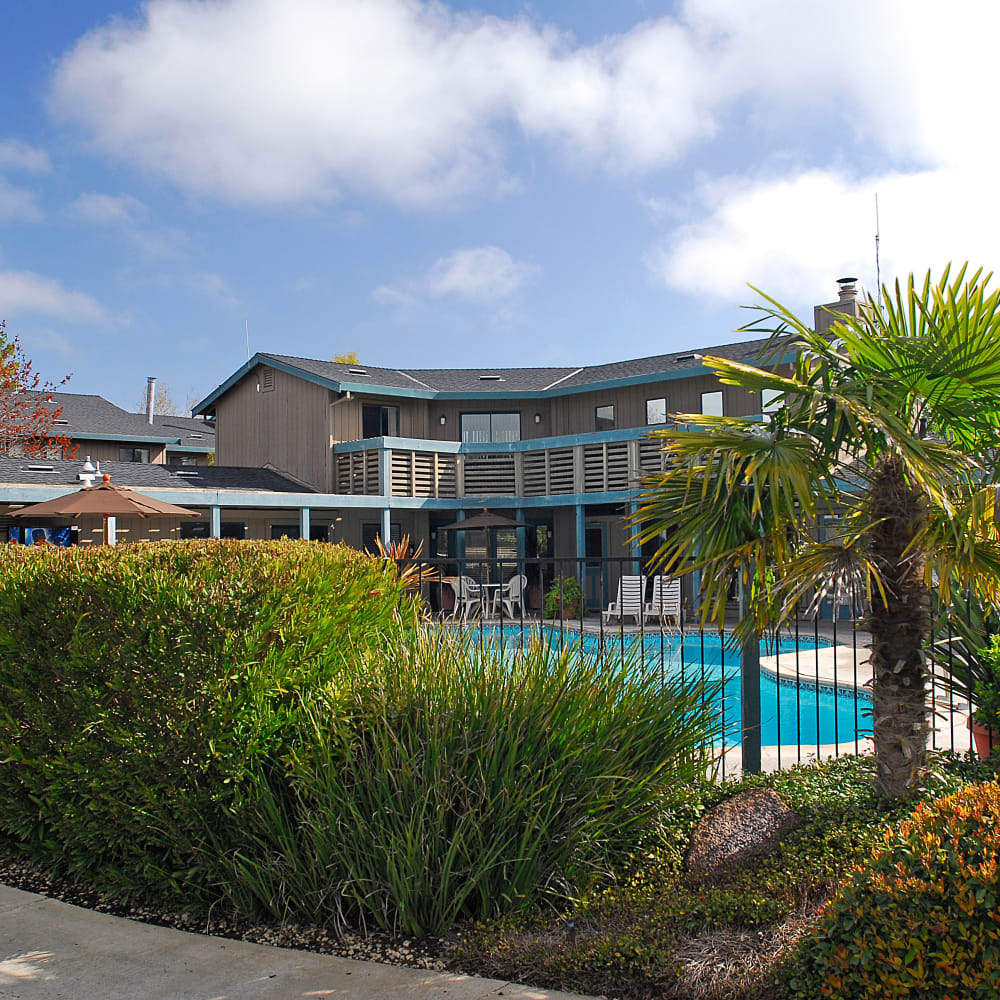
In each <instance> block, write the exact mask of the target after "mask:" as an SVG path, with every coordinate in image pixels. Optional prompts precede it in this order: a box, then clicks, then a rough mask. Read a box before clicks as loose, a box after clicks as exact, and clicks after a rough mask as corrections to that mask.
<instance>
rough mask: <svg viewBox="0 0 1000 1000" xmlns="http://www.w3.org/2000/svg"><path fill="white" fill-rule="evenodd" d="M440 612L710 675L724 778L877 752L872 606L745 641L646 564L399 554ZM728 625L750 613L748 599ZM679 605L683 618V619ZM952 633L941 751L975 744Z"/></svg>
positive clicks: (490, 639) (841, 604)
mask: <svg viewBox="0 0 1000 1000" xmlns="http://www.w3.org/2000/svg"><path fill="white" fill-rule="evenodd" d="M397 562H398V564H399V567H400V569H401V570H407V571H409V572H410V573H411V574H412V576H413V584H412V586H413V587H414V588H415V589H419V592H420V595H421V597H422V599H423V601H424V604H425V607H426V608H427V611H428V614H429V615H430V616H431V618H432V619H433V620H434V621H436V622H439V623H441V624H442V625H449V626H452V627H460V628H463V629H469V630H472V631H473V633H474V635H475V637H476V640H477V642H479V643H482V644H484V645H485V644H487V643H493V644H497V645H498V646H499V647H500V648H501V649H505V648H516V647H517V646H523V645H525V644H526V643H528V642H530V641H532V640H537V639H538V638H541V639H543V640H544V641H546V642H548V643H550V644H552V645H553V646H555V647H556V648H558V649H560V650H562V649H566V648H570V649H571V650H576V651H579V653H580V654H581V655H593V654H600V655H601V656H603V657H609V656H619V657H621V659H622V661H623V662H628V663H630V664H632V665H633V668H634V665H635V664H636V663H639V664H641V665H642V669H646V670H655V671H657V672H658V674H659V676H661V677H662V678H664V679H666V678H668V677H679V678H681V679H682V680H690V679H692V678H698V679H702V680H705V681H706V682H708V683H709V684H710V685H711V684H715V685H717V686H718V688H719V690H720V692H721V693H720V695H718V696H717V699H716V704H717V720H718V722H719V725H720V729H721V731H722V733H723V736H722V743H721V746H720V747H719V748H718V749H719V751H720V770H721V774H722V776H723V777H726V776H727V774H728V775H729V776H732V775H734V774H735V773H737V772H740V771H742V772H750V773H756V772H758V771H761V770H775V769H779V768H784V767H789V766H792V765H794V764H797V763H802V762H805V761H807V760H810V759H816V758H826V757H838V756H842V755H844V754H857V753H866V752H870V750H871V746H872V743H871V694H870V692H871V668H870V667H869V664H868V642H869V637H868V634H867V633H866V632H865V628H864V609H863V608H862V607H860V606H853V605H852V603H851V602H850V601H838V602H837V603H836V604H834V603H832V602H830V601H825V602H821V603H820V604H819V606H818V608H817V609H816V610H815V612H813V609H809V612H810V613H809V616H808V617H806V616H805V615H806V609H805V607H804V606H803V608H802V610H801V612H800V614H801V615H802V617H799V618H797V619H796V620H795V621H793V622H790V623H789V624H788V625H786V626H785V627H783V628H782V629H781V630H780V632H778V633H775V634H771V635H767V636H765V637H763V638H762V639H761V641H760V643H759V644H758V643H755V642H751V643H747V644H745V645H744V646H743V647H742V648H737V647H736V646H735V645H734V644H733V642H732V636H731V633H730V632H729V631H728V629H724V630H723V631H722V632H719V631H718V630H706V629H704V628H701V627H700V623H699V621H697V620H696V619H695V618H694V616H693V614H692V607H693V587H696V586H697V579H696V578H695V579H692V578H691V577H687V578H684V579H683V580H682V581H681V592H680V595H679V602H677V603H679V607H677V606H676V604H675V603H673V602H672V601H671V600H670V599H669V598H668V599H665V596H666V595H668V594H671V595H676V585H674V587H673V590H671V588H670V584H669V582H668V581H667V580H664V579H661V580H659V581H658V580H657V579H656V578H657V577H658V576H661V575H660V574H658V573H657V572H655V571H647V570H646V569H645V568H644V567H643V565H642V563H641V560H639V559H634V558H623V557H621V558H611V557H587V558H583V559H581V558H553V557H547V558H537V557H536V558H527V557H526V558H520V559H519V558H491V557H489V556H487V555H476V556H473V555H471V554H467V555H466V556H463V557H457V558H451V557H449V558H444V557H441V558H417V559H412V560H406V559H401V560H397ZM731 596H732V598H733V601H732V603H731V605H730V608H729V610H728V612H727V619H726V620H727V625H729V624H733V623H735V621H736V620H737V618H738V616H739V604H738V595H737V594H736V593H735V591H734V593H733V594H732V595H731ZM678 612H679V613H678ZM950 642H951V630H950V629H948V630H947V632H946V634H945V635H943V636H934V637H933V638H932V644H931V645H932V648H934V649H936V653H935V656H936V661H935V667H934V677H935V683H934V684H933V685H932V686H931V689H930V694H929V697H930V702H931V703H930V709H931V713H932V727H933V732H932V737H931V745H932V747H933V748H934V749H939V750H950V751H952V752H956V753H964V752H966V751H967V750H968V749H969V747H970V733H969V728H968V719H969V705H968V704H967V703H966V702H964V701H961V700H959V699H958V698H957V697H956V696H955V695H954V693H953V692H952V691H951V690H950V689H949V687H948V686H947V684H946V683H944V678H945V677H946V675H947V672H948V668H949V665H950V663H951V662H952V654H951V648H950Z"/></svg>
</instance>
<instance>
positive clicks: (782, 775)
mask: <svg viewBox="0 0 1000 1000" xmlns="http://www.w3.org/2000/svg"><path fill="white" fill-rule="evenodd" d="M995 764H996V762H995V761H994V762H993V763H992V765H991V763H990V762H985V763H980V762H976V761H972V760H969V759H956V758H950V757H943V756H942V757H940V758H937V757H935V762H934V767H933V768H932V769H931V770H930V771H928V772H926V774H925V777H924V784H923V786H922V787H921V789H920V791H919V793H918V800H923V801H927V802H931V803H933V802H934V801H936V800H937V799H939V798H941V797H942V796H944V795H947V794H954V793H956V792H957V791H958V790H959V789H960V788H961V787H962V786H964V785H965V784H966V783H967V782H969V781H975V780H977V779H979V780H982V779H985V780H987V781H989V780H990V779H992V778H993V770H992V768H993V767H994V766H995ZM873 768H874V764H873V762H872V760H871V758H865V757H850V758H841V759H840V760H838V761H831V762H828V763H825V764H821V765H808V766H800V767H795V768H791V769H789V770H787V771H783V772H777V773H775V774H771V775H761V776H754V777H748V778H745V779H743V780H742V781H739V782H731V783H727V784H726V785H718V784H714V783H707V782H706V783H702V784H700V785H699V786H697V787H692V788H690V789H688V790H687V793H686V794H685V795H683V796H682V797H680V798H679V799H676V800H675V801H673V802H672V803H665V806H666V808H665V812H664V816H663V823H662V825H661V827H660V828H659V829H658V830H657V831H656V834H655V836H652V837H650V839H648V840H647V841H646V843H645V844H644V849H643V850H642V851H640V852H637V853H636V855H635V856H634V858H633V859H632V863H631V865H630V866H628V867H627V868H624V869H622V871H621V872H620V878H619V880H618V881H617V882H615V883H613V884H605V885H603V886H601V887H599V888H598V889H596V890H595V891H593V892H591V893H588V894H586V895H584V896H583V897H581V898H580V899H579V900H578V901H577V902H576V904H575V905H574V906H572V907H569V908H564V909H559V910H557V909H554V908H549V909H548V910H547V911H536V912H535V913H534V914H533V915H531V916H530V917H522V918H519V919H518V918H515V919H511V918H508V919H504V920H501V921H496V922H491V923H483V924H480V925H479V926H478V927H476V928H475V929H474V931H472V932H471V933H470V934H469V935H468V936H467V937H466V938H465V939H464V941H463V944H462V947H461V949H460V952H459V955H458V959H457V965H458V967H459V968H461V969H463V970H465V971H469V972H475V973H477V974H481V975H489V976H497V977H501V978H503V977H509V978H515V979H518V980H519V981H522V982H528V983H531V984H533V985H537V986H542V987H548V988H559V989H574V990H577V991H579V992H581V993H587V994H594V995H601V994H603V995H607V996H616V997H622V998H635V1000H639V998H652V997H677V998H696V997H704V998H716V1000H722V998H727V1000H737V998H747V1000H749V998H751V997H752V998H755V1000H757V998H790V997H799V996H801V997H805V996H810V997H812V996H823V995H825V994H824V993H823V992H822V991H821V990H820V989H819V987H818V986H817V984H816V983H817V981H816V979H810V980H809V986H808V988H805V991H804V992H800V989H802V987H801V984H802V983H804V982H806V979H805V975H804V973H803V972H802V971H801V968H800V965H801V963H802V962H807V963H808V962H809V961H812V962H813V965H811V966H809V968H811V969H815V968H816V967H817V963H819V959H818V958H816V957H812V958H808V957H807V958H805V959H803V958H802V957H801V955H806V956H812V955H814V952H815V948H814V942H815V941H817V940H819V941H821V940H822V934H820V935H818V936H816V937H806V938H804V939H803V943H802V945H801V946H799V947H800V951H796V943H797V942H798V941H799V939H800V938H803V935H804V934H806V933H807V931H808V929H809V927H810V926H812V925H813V924H814V923H815V922H816V920H817V919H819V918H818V915H817V911H818V910H819V908H820V907H822V906H823V905H824V903H827V902H828V900H829V899H830V898H831V894H833V893H835V891H836V887H837V886H838V885H839V884H840V883H841V881H842V880H844V879H845V878H848V877H849V876H850V875H851V873H852V870H853V868H854V867H855V866H857V865H859V864H863V863H865V862H866V861H867V860H868V859H869V858H870V857H871V856H872V855H873V854H874V853H875V851H876V848H878V847H879V846H880V845H883V844H884V843H885V838H886V831H888V830H893V829H894V828H895V827H896V825H897V824H898V823H899V822H900V821H901V820H904V819H905V818H906V817H907V816H908V815H909V814H910V812H911V811H912V810H913V808H914V805H915V803H914V801H910V802H897V803H895V804H892V805H890V806H887V805H886V803H885V802H884V801H880V800H879V799H878V798H877V796H876V794H875V792H874V787H873V782H872V771H873ZM747 787H767V788H772V789H774V790H775V791H777V792H778V794H780V795H781V797H782V798H783V799H784V801H785V802H786V803H787V804H788V805H790V806H791V807H792V808H793V809H795V810H796V812H798V813H799V815H800V816H801V817H802V819H803V823H802V825H801V826H800V827H799V829H797V830H795V831H793V832H792V833H790V834H789V835H788V836H787V838H786V839H785V840H784V842H783V844H782V848H781V849H780V850H779V851H778V852H777V853H775V854H773V855H772V856H770V857H765V858H761V859H758V860H756V861H755V862H754V863H753V865H752V866H751V867H749V868H747V869H745V870H743V871H741V872H737V873H734V874H731V875H728V876H725V877H722V878H719V879H715V880H706V879H703V878H695V877H693V876H690V875H687V874H685V873H684V871H683V864H682V862H683V853H684V850H685V848H686V845H687V842H688V838H689V836H690V833H691V830H692V829H693V827H694V824H695V823H696V822H697V820H698V818H699V817H700V816H701V815H703V814H704V812H705V811H706V810H707V809H708V808H710V807H711V806H712V805H714V804H716V803H718V802H719V801H721V800H722V799H723V798H724V797H729V796H732V795H734V794H736V793H737V792H738V791H740V790H742V789H744V788H747ZM993 787H994V788H995V787H996V786H995V785H994V786H993ZM887 864H888V862H887ZM991 877H992V878H993V887H992V890H991V891H992V892H993V893H995V894H996V893H1000V886H998V885H997V881H996V873H995V857H994V869H993V875H992V876H991ZM973 888H974V889H975V888H976V887H973ZM831 905H832V904H831ZM920 913H921V914H923V910H921V911H920ZM928 926H931V925H928ZM837 944H838V950H837V954H842V953H843V952H844V951H845V950H846V953H847V954H848V955H851V954H852V952H851V944H850V934H849V932H848V931H846V930H843V931H842V932H841V935H840V937H839V938H838V939H837ZM994 946H995V942H994ZM906 953H907V949H906V948H903V949H902V950H901V952H900V955H899V957H900V960H901V961H902V960H904V959H905V957H906ZM820 964H821V963H820ZM789 966H791V968H790V967H789ZM971 968H972V971H973V972H975V970H976V968H977V967H976V966H975V965H973V966H972V967H971ZM793 979H794V980H795V982H796V983H798V984H800V985H798V986H796V985H793V982H792V980H793ZM809 989H812V992H809ZM836 995H839V996H842V997H845V998H846V997H853V996H855V994H853V993H851V992H849V991H848V992H845V993H842V994H836ZM857 995H858V996H861V995H863V994H857ZM871 995H872V996H881V995H882V994H879V993H877V992H876V993H872V994H871ZM886 995H892V996H897V995H898V996H901V997H902V996H908V997H913V998H916V997H918V996H921V997H922V996H924V995H929V994H924V993H921V992H920V991H919V990H917V991H916V992H912V993H905V992H902V993H899V994H895V993H893V994H886ZM935 995H936V994H935ZM945 995H946V994H941V996H945ZM956 995H965V994H961V993H959V994H956ZM969 995H979V994H969ZM982 995H984V996H985V995H988V994H982Z"/></svg>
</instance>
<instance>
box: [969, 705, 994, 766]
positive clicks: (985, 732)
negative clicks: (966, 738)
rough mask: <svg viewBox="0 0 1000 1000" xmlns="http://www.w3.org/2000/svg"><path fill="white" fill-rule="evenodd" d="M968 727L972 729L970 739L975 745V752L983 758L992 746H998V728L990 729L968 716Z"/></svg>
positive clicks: (988, 753) (987, 754) (987, 755)
mask: <svg viewBox="0 0 1000 1000" xmlns="http://www.w3.org/2000/svg"><path fill="white" fill-rule="evenodd" d="M968 726H969V729H971V730H972V741H973V743H975V746H976V753H977V754H978V755H979V756H980V757H982V758H983V759H985V758H986V757H989V755H990V750H992V749H993V747H1000V730H996V729H993V730H990V729H989V728H988V727H986V726H984V725H983V724H982V723H979V722H976V721H975V720H974V719H973V717H972V716H971V715H970V716H969V722H968Z"/></svg>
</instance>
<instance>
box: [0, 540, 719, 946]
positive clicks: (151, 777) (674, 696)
mask: <svg viewBox="0 0 1000 1000" xmlns="http://www.w3.org/2000/svg"><path fill="white" fill-rule="evenodd" d="M0 686H2V688H3V690H4V691H5V697H4V699H3V703H2V705H0V792H2V793H3V795H4V799H5V802H6V804H7V808H6V809H5V810H4V811H3V814H2V815H0V835H3V836H5V837H6V838H7V839H8V840H9V841H10V842H12V843H13V844H15V845H16V847H17V849H18V850H20V851H22V852H24V853H25V854H27V855H28V856H29V857H31V858H32V859H34V860H35V861H36V862H37V863H38V864H40V865H41V866H43V867H45V868H46V869H48V870H50V871H52V872H55V873H58V874H63V875H70V876H73V877H75V878H79V879H81V880H85V881H88V882H89V883H90V884H92V885H93V886H95V888H97V889H99V890H100V891H102V892H105V893H108V894H111V895H113V896H116V897H118V898H124V899H129V898H141V897H149V896H152V897H155V898H159V899H163V900H169V901H173V902H175V903H177V904H183V905H185V906H189V907H192V908H194V909H200V910H201V911H207V910H208V909H210V908H211V907H213V906H214V907H218V906H219V904H220V903H221V904H224V905H225V906H228V907H231V908H233V909H234V910H235V911H237V912H238V913H241V914H245V915H253V914H259V913H265V914H268V915H270V916H272V917H276V918H279V919H300V920H301V919H305V920H310V921H313V922H315V923H318V924H324V925H328V926H344V925H345V924H347V923H352V922H353V923H359V922H362V923H365V922H367V923H369V924H371V923H374V924H377V925H379V926H381V927H384V928H389V929H401V930H403V931H405V932H407V933H410V934H415V933H426V932H441V931H444V930H447V929H448V928H450V927H452V926H453V925H454V924H455V923H456V922H457V921H459V920H462V919H467V918H469V917H476V918H480V919H483V918H487V917H491V916H493V915H495V914H497V913H502V912H505V911H511V910H516V909H518V908H520V907H523V906H525V905H527V904H528V903H529V902H535V903H536V904H537V901H538V900H539V898H541V897H542V896H555V897H557V898H558V897H559V896H560V895H563V896H565V894H566V893H571V892H575V893H578V892H581V891H584V890H586V888H587V887H588V886H590V885H591V884H593V883H594V882H595V881H597V880H598V879H601V878H605V877H606V876H607V873H608V872H610V871H611V870H614V869H615V868H616V867H619V866H620V863H621V859H622V857H625V856H627V855H628V854H629V853H630V852H634V850H635V848H636V845H637V844H638V843H639V842H640V840H641V838H642V836H644V835H645V832H646V830H647V829H648V827H649V826H650V824H651V823H652V822H654V820H655V818H656V817H657V816H658V815H659V813H660V811H661V804H662V801H663V799H664V796H668V795H669V794H671V793H673V792H674V791H675V790H676V789H677V788H679V787H682V786H684V785H686V784H688V783H690V782H691V781H693V780H694V778H695V776H696V775H697V774H699V773H700V772H701V771H702V770H703V769H704V768H705V766H706V761H705V757H704V756H703V745H704V742H705V739H706V735H707V733H708V729H709V728H710V725H711V723H710V720H709V719H708V709H707V708H705V705H706V704H707V700H706V699H705V697H704V692H703V691H701V690H700V689H699V688H698V687H697V686H696V685H694V684H688V685H677V686H674V687H670V686H666V687H665V686H663V685H661V684H660V682H659V680H658V679H656V678H643V677H642V675H641V672H638V671H635V670H632V669H631V665H630V664H627V663H626V664H619V665H618V666H617V667H613V666H611V665H610V664H607V663H600V662H598V661H596V660H587V659H580V657H579V654H578V653H577V652H575V651H571V650H567V651H565V652H564V653H561V654H560V653H554V652H553V651H551V650H549V649H548V648H546V647H545V646H544V645H541V644H539V645H536V646H532V647H530V648H528V649H526V650H524V651H517V652H516V653H513V654H512V655H511V656H510V657H505V658H501V657H500V656H499V654H498V653H496V652H491V651H489V650H488V649H482V648H478V647H477V646H476V644H475V643H474V642H470V641H468V640H466V639H463V638H462V637H461V635H453V634H447V633H444V632H441V631H433V632H432V631H430V630H428V629H427V628H426V626H425V623H424V621H423V619H422V617H421V607H420V604H419V599H418V598H416V597H415V596H413V593H412V591H411V590H409V589H408V586H407V581H406V580H405V579H401V578H400V577H399V575H398V573H397V571H396V569H395V566H394V563H393V562H392V561H391V560H383V559H373V558H371V557H368V556H365V555H363V554H361V553H358V552H355V551H353V550H350V549H347V548H339V547H331V546H319V545H310V544H309V543H305V542H274V543H246V542H239V543H235V542H231V543H225V542H195V543H180V544H171V545H152V546H123V547H120V548H117V549H110V548H100V549H92V550H56V549H51V550H45V549H42V550H38V551H35V550H22V549H14V548H10V549H6V550H3V551H0Z"/></svg>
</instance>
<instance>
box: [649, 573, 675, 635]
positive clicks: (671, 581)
mask: <svg viewBox="0 0 1000 1000" xmlns="http://www.w3.org/2000/svg"><path fill="white" fill-rule="evenodd" d="M642 617H643V620H645V619H647V618H658V619H659V620H660V624H661V625H662V624H663V623H664V622H666V621H668V620H669V619H671V618H672V619H673V620H674V623H675V624H676V625H677V627H678V628H680V626H681V581H680V580H679V579H678V578H677V577H676V576H654V577H653V593H652V595H651V596H650V599H649V601H647V602H646V606H645V607H644V608H643V612H642Z"/></svg>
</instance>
